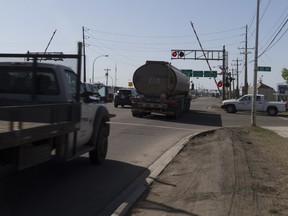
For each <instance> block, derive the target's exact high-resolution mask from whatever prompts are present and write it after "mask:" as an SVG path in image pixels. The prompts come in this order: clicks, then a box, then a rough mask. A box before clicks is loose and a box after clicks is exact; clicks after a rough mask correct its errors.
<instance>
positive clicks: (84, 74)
mask: <svg viewBox="0 0 288 216" xmlns="http://www.w3.org/2000/svg"><path fill="white" fill-rule="evenodd" d="M84 31H85V27H84V26H82V34H83V79H84V82H86V53H85V34H84Z"/></svg>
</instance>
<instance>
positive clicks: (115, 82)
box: [114, 64, 117, 86]
mask: <svg viewBox="0 0 288 216" xmlns="http://www.w3.org/2000/svg"><path fill="white" fill-rule="evenodd" d="M114 86H117V64H115V81H114Z"/></svg>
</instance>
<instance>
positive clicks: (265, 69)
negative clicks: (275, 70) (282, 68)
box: [258, 66, 271, 72]
mask: <svg viewBox="0 0 288 216" xmlns="http://www.w3.org/2000/svg"><path fill="white" fill-rule="evenodd" d="M258 71H265V72H271V67H264V66H259V67H258Z"/></svg>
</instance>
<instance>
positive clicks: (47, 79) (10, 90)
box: [0, 66, 59, 95]
mask: <svg viewBox="0 0 288 216" xmlns="http://www.w3.org/2000/svg"><path fill="white" fill-rule="evenodd" d="M32 74H33V72H32V68H31V67H5V66H4V67H0V93H6V94H32V93H33V89H35V93H36V95H58V94H59V87H58V85H57V82H56V76H55V74H54V71H53V70H52V69H50V68H37V72H36V78H35V85H34V86H33V82H32Z"/></svg>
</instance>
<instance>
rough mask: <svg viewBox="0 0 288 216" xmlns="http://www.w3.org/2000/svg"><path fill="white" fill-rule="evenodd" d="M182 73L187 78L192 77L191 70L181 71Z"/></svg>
mask: <svg viewBox="0 0 288 216" xmlns="http://www.w3.org/2000/svg"><path fill="white" fill-rule="evenodd" d="M181 72H182V73H184V74H185V75H186V76H189V77H192V70H191V69H184V70H181Z"/></svg>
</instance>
